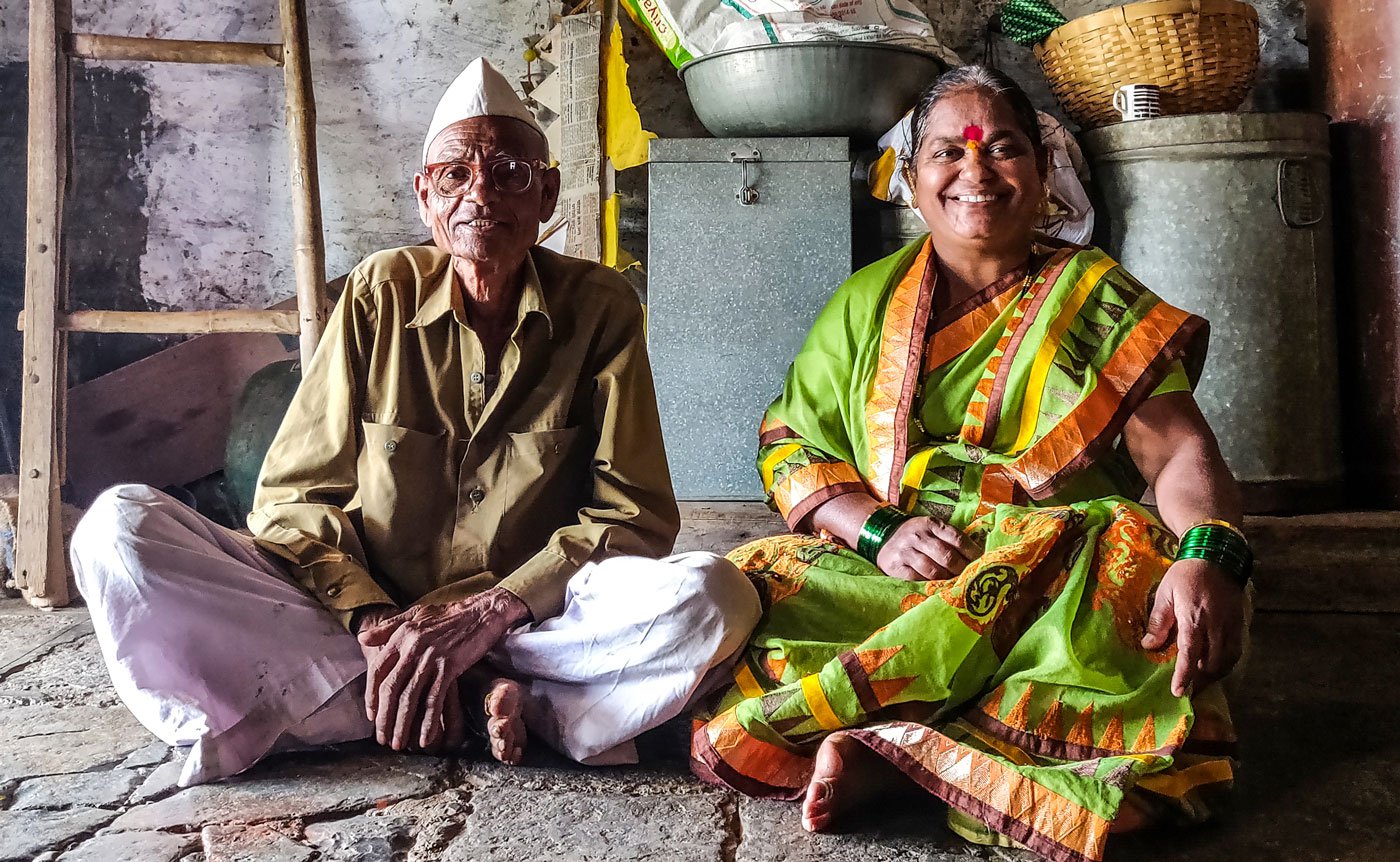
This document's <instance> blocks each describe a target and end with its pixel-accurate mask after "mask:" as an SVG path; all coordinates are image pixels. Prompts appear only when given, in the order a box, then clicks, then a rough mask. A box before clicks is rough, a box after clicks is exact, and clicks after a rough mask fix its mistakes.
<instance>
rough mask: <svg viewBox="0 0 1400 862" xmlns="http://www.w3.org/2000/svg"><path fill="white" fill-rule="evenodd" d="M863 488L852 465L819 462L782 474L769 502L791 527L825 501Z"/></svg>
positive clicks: (858, 473) (838, 462) (862, 483)
mask: <svg viewBox="0 0 1400 862" xmlns="http://www.w3.org/2000/svg"><path fill="white" fill-rule="evenodd" d="M864 488H865V482H864V481H863V480H862V479H861V477H860V472H859V471H858V470H856V468H855V467H852V466H851V465H850V464H847V463H845V462H842V461H822V462H818V463H816V464H809V465H807V466H806V467H801V468H799V469H797V470H793V471H792V472H791V473H789V474H787V475H786V476H785V477H783V479H782V480H781V481H779V482H778V483H777V484H776V485H774V486H773V503H774V505H776V506H777V507H778V513H779V514H781V515H782V516H783V520H785V521H787V523H788V526H793V525H795V524H796V523H797V522H798V521H801V520H802V518H803V517H804V516H805V515H806V514H807V513H808V512H810V511H812V509H814V508H816V507H817V506H819V505H820V504H822V503H824V502H826V501H827V500H830V499H831V498H833V497H839V496H841V495H842V494H849V493H851V492H852V491H859V490H863V489H864Z"/></svg>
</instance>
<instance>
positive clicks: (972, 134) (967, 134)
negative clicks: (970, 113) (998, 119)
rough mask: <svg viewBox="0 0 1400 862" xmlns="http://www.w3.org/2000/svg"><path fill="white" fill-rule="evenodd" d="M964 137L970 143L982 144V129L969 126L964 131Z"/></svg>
mask: <svg viewBox="0 0 1400 862" xmlns="http://www.w3.org/2000/svg"><path fill="white" fill-rule="evenodd" d="M963 137H964V138H966V139H967V140H969V141H974V142H976V143H979V144H980V143H982V127H981V126H968V127H967V128H965V129H963Z"/></svg>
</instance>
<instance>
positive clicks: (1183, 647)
mask: <svg viewBox="0 0 1400 862" xmlns="http://www.w3.org/2000/svg"><path fill="white" fill-rule="evenodd" d="M1173 630H1175V632H1176V649H1177V654H1176V672H1175V673H1173V674H1172V694H1174V695H1176V696H1177V697H1182V696H1184V695H1185V694H1187V693H1188V692H1190V691H1192V690H1193V689H1194V688H1195V687H1199V686H1203V685H1205V684H1206V683H1209V682H1213V681H1214V680H1217V679H1219V678H1221V677H1222V676H1224V675H1225V674H1227V673H1229V672H1230V669H1231V668H1233V667H1234V666H1235V662H1237V661H1239V659H1240V651H1241V650H1242V648H1243V642H1244V641H1243V635H1244V591H1243V590H1241V589H1240V588H1239V587H1238V586H1236V585H1235V584H1234V583H1232V582H1231V581H1230V578H1229V576H1228V575H1226V574H1225V572H1223V571H1221V570H1220V569H1219V568H1217V567H1216V566H1215V565H1214V564H1212V563H1208V562H1206V561H1205V560H1178V561H1176V562H1175V563H1172V566H1171V568H1170V569H1167V574H1166V577H1164V578H1162V583H1161V584H1160V585H1158V587H1157V595H1156V598H1155V599H1154V600H1153V602H1152V616H1151V617H1150V618H1149V619H1148V622H1147V636H1146V637H1144V638H1143V639H1142V646H1143V648H1144V649H1149V650H1156V649H1162V648H1163V647H1165V646H1167V645H1168V644H1169V643H1171V635H1172V632H1173Z"/></svg>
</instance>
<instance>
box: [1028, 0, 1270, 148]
mask: <svg viewBox="0 0 1400 862" xmlns="http://www.w3.org/2000/svg"><path fill="white" fill-rule="evenodd" d="M1035 55H1036V57H1037V59H1039V60H1040V68H1041V69H1042V70H1043V71H1044V72H1045V77H1046V79H1047V80H1049V82H1050V89H1051V90H1052V91H1054V93H1055V98H1057V99H1059V100H1060V106H1061V107H1063V108H1064V109H1065V113H1067V114H1069V115H1070V117H1072V118H1073V119H1074V121H1075V122H1076V123H1078V124H1079V125H1080V126H1082V127H1084V128H1086V129H1088V128H1095V127H1097V126H1106V125H1108V124H1109V123H1116V122H1118V121H1119V119H1120V118H1119V116H1118V112H1117V111H1115V110H1114V109H1113V93H1114V91H1116V90H1117V89H1118V88H1119V87H1122V86H1124V85H1125V84H1156V85H1157V86H1159V87H1161V88H1162V113H1163V115H1168V114H1201V113H1210V112H1216V111H1233V110H1234V109H1236V108H1238V107H1239V106H1240V103H1241V102H1243V101H1244V97H1245V95H1246V94H1248V92H1249V88H1250V86H1251V85H1252V84H1253V83H1254V72H1255V69H1256V68H1257V67H1258V65H1259V15H1258V13H1257V12H1255V11H1254V7H1253V6H1250V5H1249V4H1248V3H1241V2H1238V0H1149V2H1145V3H1129V4H1128V5H1127V6H1118V7H1115V8H1113V9H1105V10H1104V11H1102V12H1096V13H1095V14H1093V15H1087V16H1085V17H1083V18H1077V19H1075V20H1073V21H1070V22H1069V23H1067V24H1063V25H1061V26H1060V27H1058V28H1056V29H1055V31H1054V32H1052V33H1051V34H1050V35H1049V36H1048V37H1047V38H1046V40H1045V41H1044V42H1042V43H1041V44H1040V45H1038V46H1036V49H1035Z"/></svg>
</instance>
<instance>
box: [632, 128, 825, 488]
mask: <svg viewBox="0 0 1400 862" xmlns="http://www.w3.org/2000/svg"><path fill="white" fill-rule="evenodd" d="M649 170H650V179H649V188H650V201H649V215H648V217H649V219H650V224H649V229H648V243H649V247H648V271H647V301H648V344H649V352H650V354H651V364H652V372H653V375H654V377H655V380H656V394H657V403H658V405H659V407H660V410H661V424H662V428H663V430H664V432H665V435H666V452H667V455H668V457H669V459H670V463H671V477H672V480H673V481H674V483H675V488H676V496H677V497H678V498H679V499H682V500H760V499H762V497H763V490H762V486H761V485H760V483H759V479H758V471H757V469H756V467H755V457H756V455H757V453H758V425H759V422H760V420H761V419H762V417H763V411H764V410H765V409H766V408H767V407H768V404H769V403H770V402H771V401H772V400H773V399H774V398H775V397H777V395H778V393H779V392H780V391H781V389H782V385H783V379H784V375H785V373H786V371H787V367H788V365H789V364H790V363H791V362H792V358H793V357H794V356H795V355H796V354H797V351H798V350H799V349H800V348H801V347H802V342H803V340H804V339H805V338H806V336H807V330H808V329H810V328H811V326H812V322H813V321H814V320H816V317H817V312H818V311H820V310H821V308H822V306H823V305H824V304H825V303H826V301H827V299H828V298H829V297H830V296H831V294H832V293H833V292H835V290H836V288H837V286H838V285H840V284H841V282H842V281H844V280H845V278H846V277H847V276H848V275H850V273H851V173H850V171H851V167H850V147H849V143H848V141H847V140H846V139H845V138H755V139H732V138H719V139H708V138H707V139H669V140H665V139H663V140H657V141H653V142H652V144H651V165H650V169H649Z"/></svg>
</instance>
